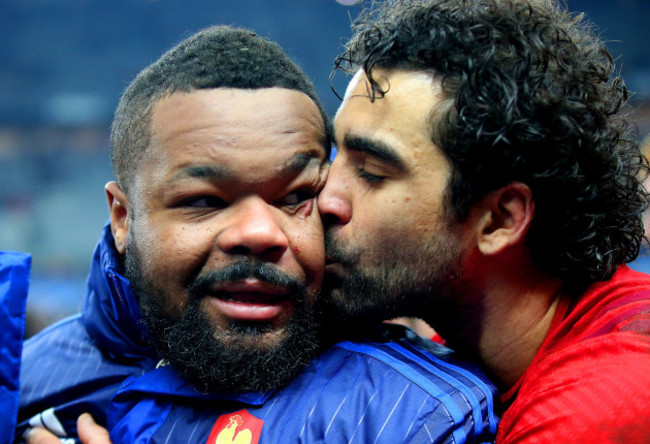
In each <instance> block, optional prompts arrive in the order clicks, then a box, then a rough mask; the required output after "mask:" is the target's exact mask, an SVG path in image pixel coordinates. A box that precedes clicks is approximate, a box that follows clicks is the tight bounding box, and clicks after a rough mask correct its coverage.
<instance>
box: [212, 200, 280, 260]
mask: <svg viewBox="0 0 650 444" xmlns="http://www.w3.org/2000/svg"><path fill="white" fill-rule="evenodd" d="M231 210H232V212H233V215H232V217H231V220H230V221H229V225H228V227H227V228H226V229H225V230H223V231H222V232H221V234H220V235H219V238H218V243H219V248H220V249H221V250H222V251H225V252H227V253H229V254H242V255H253V256H268V255H273V254H276V255H281V254H282V253H283V252H284V251H285V250H286V249H287V248H288V246H289V239H288V237H287V235H286V233H285V232H284V230H283V229H282V226H281V224H280V220H279V215H278V214H276V212H275V211H274V207H273V206H272V205H270V204H268V203H267V202H265V201H264V200H263V199H261V198H258V197H251V198H247V199H245V200H244V201H242V202H239V203H237V204H235V205H233V207H232V208H231Z"/></svg>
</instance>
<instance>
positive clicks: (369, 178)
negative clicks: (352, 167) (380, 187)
mask: <svg viewBox="0 0 650 444" xmlns="http://www.w3.org/2000/svg"><path fill="white" fill-rule="evenodd" d="M358 174H359V177H360V178H362V179H363V180H365V181H366V182H368V183H379V182H381V181H382V180H384V179H385V177H382V176H376V175H374V174H371V173H369V172H367V171H366V170H364V169H363V168H359V171H358Z"/></svg>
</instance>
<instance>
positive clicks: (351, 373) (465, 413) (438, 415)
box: [17, 227, 497, 443]
mask: <svg viewBox="0 0 650 444" xmlns="http://www.w3.org/2000/svg"><path fill="white" fill-rule="evenodd" d="M121 273H122V269H121V265H120V261H119V259H118V255H117V253H116V252H115V250H114V248H113V239H112V236H111V233H110V228H109V227H105V228H104V235H103V237H102V239H101V240H100V242H99V244H98V246H97V248H96V250H95V253H94V257H93V263H92V265H91V270H90V275H89V277H88V282H87V291H86V295H85V297H84V301H83V305H82V312H81V314H80V315H77V316H73V317H71V318H68V319H66V320H63V321H61V322H59V323H57V324H55V325H53V326H52V327H50V328H48V329H46V330H44V331H43V332H42V333H40V334H39V335H37V336H35V337H34V338H32V339H30V340H29V341H27V342H26V344H25V347H24V351H23V367H22V371H21V401H20V412H19V425H18V429H17V434H21V433H22V432H23V430H24V429H25V428H26V427H28V424H31V425H34V424H41V425H45V426H46V427H48V428H49V429H50V430H52V431H54V432H56V433H58V434H59V435H60V436H76V419H77V417H78V415H79V414H81V413H82V412H86V411H88V412H90V413H91V414H93V416H95V418H96V419H97V420H98V422H99V423H101V424H106V423H107V421H108V425H109V428H110V429H112V438H113V440H114V442H115V443H121V442H127V443H131V442H159V441H160V442H164V441H165V440H166V439H168V438H170V439H169V441H167V442H191V441H192V440H194V439H196V442H205V441H206V440H207V438H208V436H209V434H210V430H211V429H212V428H214V427H213V426H214V424H215V422H217V420H218V417H219V416H220V415H221V414H230V413H231V412H239V411H240V410H242V412H240V414H239V418H233V419H232V421H234V422H233V424H234V425H236V424H237V423H238V421H239V422H241V421H242V418H243V419H244V421H243V423H242V424H243V425H244V426H245V427H244V428H247V429H249V430H252V431H253V432H256V430H257V429H256V427H257V426H251V425H250V424H251V421H252V422H255V421H256V420H255V419H254V418H253V417H255V418H258V419H259V420H262V421H264V423H263V425H262V426H261V429H260V430H259V431H260V433H261V441H260V442H263V443H285V442H324V440H325V439H327V441H326V442H328V443H339V442H348V440H349V439H352V438H354V439H355V440H357V439H358V440H359V442H374V441H375V440H377V442H404V440H405V439H407V440H408V439H411V438H412V442H465V439H466V438H467V439H468V440H470V441H472V440H475V439H476V440H477V441H476V442H483V441H489V440H492V439H493V437H494V433H495V431H496V423H497V420H496V418H495V417H494V413H493V409H492V402H493V399H494V398H493V397H494V394H495V390H494V387H493V386H492V385H491V384H489V383H488V382H487V379H486V378H485V377H484V376H483V375H482V374H481V373H480V371H478V370H477V369H475V368H474V367H472V366H470V365H469V364H460V365H456V361H455V358H454V357H453V354H452V353H451V352H450V351H449V350H448V349H446V348H444V347H441V346H438V345H436V344H434V343H432V342H430V341H424V340H418V339H417V338H416V337H415V336H414V335H413V333H412V332H410V330H406V329H395V328H388V327H387V329H386V330H385V331H384V333H383V335H389V336H392V337H386V336H382V337H378V338H377V340H376V341H375V342H364V343H352V342H344V343H341V344H338V345H337V346H335V347H333V348H332V349H331V350H329V351H327V352H325V353H323V354H322V355H321V356H320V357H318V358H316V359H314V360H313V362H312V363H311V364H310V365H309V366H308V367H307V368H306V369H305V370H304V371H303V372H302V373H301V374H300V375H299V377H297V378H296V379H295V380H294V381H293V382H292V383H291V384H290V385H289V386H288V387H285V388H284V389H281V390H278V391H276V392H268V393H244V394H228V393H222V394H218V395H202V394H199V393H197V392H196V391H195V390H194V389H193V388H192V387H191V386H189V385H188V384H187V383H186V382H185V381H183V380H182V379H181V378H180V377H179V376H178V375H176V374H175V373H174V372H173V371H171V370H170V369H169V368H167V367H160V368H155V367H156V364H157V363H158V361H159V358H158V357H157V356H156V354H155V353H154V352H152V351H151V350H150V349H149V347H147V345H146V332H145V331H144V329H143V327H142V325H143V324H142V318H141V314H140V311H139V309H138V306H137V303H136V301H135V297H134V295H133V293H132V290H131V288H130V284H129V283H128V281H127V280H126V279H125V278H124V277H122V274H121ZM396 332H397V333H396ZM407 336H410V339H409V338H407ZM415 341H418V342H419V343H416V342H415ZM118 390H119V393H118ZM116 393H117V396H116V397H115V399H114V400H113V402H112V403H111V400H112V398H113V397H114V395H116ZM243 410H245V411H246V412H243ZM231 416H233V415H227V416H225V417H224V418H222V419H221V421H222V422H223V421H226V422H227V424H226V425H225V426H224V427H222V428H226V429H228V430H227V431H226V432H224V433H229V432H231V431H233V432H236V430H234V429H235V428H236V427H235V426H234V425H233V424H231V423H230V422H231V419H230V418H231ZM107 417H108V418H107ZM222 422H219V424H222ZM256 424H259V423H256ZM279 425H282V427H280V426H279ZM219 427H220V426H217V427H216V429H219ZM251 427H252V429H251ZM240 428H241V427H240ZM216 429H215V430H216ZM220 431H221V429H219V430H216V432H215V433H217V432H220ZM217 434H218V433H217ZM242 436H243V435H242ZM163 437H164V438H163ZM190 437H192V438H191V439H190ZM320 437H322V439H321V438H320ZM398 437H399V438H398ZM423 437H424V439H423V440H422V438H423ZM215 438H216V435H215ZM223 438H224V436H223V435H222V439H223ZM161 440H162V441H161ZM226 441H227V440H226ZM226 441H224V442H226ZM227 442H228V443H230V442H233V441H232V440H231V441H227ZM252 442H255V441H252Z"/></svg>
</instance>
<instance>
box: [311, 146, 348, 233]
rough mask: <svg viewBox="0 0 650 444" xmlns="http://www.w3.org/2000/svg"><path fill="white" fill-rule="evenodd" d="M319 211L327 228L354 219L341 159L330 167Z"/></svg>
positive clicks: (321, 193)
mask: <svg viewBox="0 0 650 444" xmlns="http://www.w3.org/2000/svg"><path fill="white" fill-rule="evenodd" d="M318 211H319V213H320V215H321V217H322V219H323V223H324V224H325V226H331V225H336V224H339V225H343V224H347V223H348V222H350V219H351V218H352V204H351V202H350V194H349V186H348V184H347V181H346V180H345V177H344V174H343V171H342V169H341V157H340V156H337V158H335V159H334V161H333V162H332V165H331V166H330V170H329V173H328V175H327V181H326V182H325V186H324V187H323V189H322V190H321V192H320V194H319V196H318Z"/></svg>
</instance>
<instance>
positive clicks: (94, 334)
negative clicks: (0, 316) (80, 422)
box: [17, 225, 158, 436]
mask: <svg viewBox="0 0 650 444" xmlns="http://www.w3.org/2000/svg"><path fill="white" fill-rule="evenodd" d="M121 269H122V266H121V264H120V261H119V259H118V255H117V253H116V252H115V250H114V247H113V237H112V235H111V231H110V227H109V226H108V225H107V226H106V227H104V231H103V236H102V238H101V239H100V241H99V243H98V245H97V247H96V248H95V252H94V254H93V260H92V264H91V267H90V273H89V275H88V280H87V283H86V294H85V296H84V298H83V302H82V310H81V313H80V314H78V315H75V316H72V317H69V318H66V319H64V320H62V321H60V322H58V323H56V324H54V325H52V326H51V327H48V328H47V329H45V330H43V331H42V332H40V333H39V334H38V335H35V336H34V337H32V338H30V339H29V340H27V341H26V342H25V344H24V348H23V359H22V369H21V372H20V382H21V386H20V410H19V414H18V421H19V423H18V428H17V436H18V435H20V434H22V433H23V432H24V430H25V429H26V428H27V427H28V426H29V423H30V421H31V424H32V425H34V424H42V425H45V426H46V427H47V428H49V429H50V430H52V431H54V432H55V433H57V434H59V435H61V436H76V433H77V429H76V421H77V417H78V416H79V415H80V414H81V413H83V412H86V411H87V412H90V413H91V414H92V415H93V416H94V417H95V418H96V420H97V421H98V422H99V423H101V424H105V423H106V412H107V411H108V407H109V403H110V400H111V398H112V397H113V395H114V394H115V392H116V391H117V389H118V388H119V387H120V385H121V384H122V382H124V380H125V379H126V378H128V377H129V376H134V375H141V374H143V373H144V372H145V371H147V370H150V369H152V368H154V367H155V365H156V363H157V362H158V358H157V357H156V355H155V354H154V353H152V351H151V349H150V348H149V347H148V346H147V345H146V339H145V338H146V336H145V333H144V331H143V329H142V327H141V325H142V324H141V323H140V320H141V315H140V311H139V308H138V305H137V303H136V301H135V297H134V296H133V293H132V291H131V289H130V284H129V283H128V281H127V280H126V279H124V278H123V277H122V275H121Z"/></svg>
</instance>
